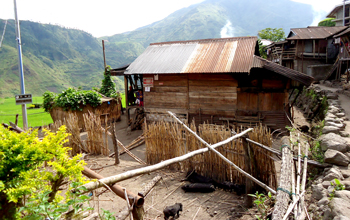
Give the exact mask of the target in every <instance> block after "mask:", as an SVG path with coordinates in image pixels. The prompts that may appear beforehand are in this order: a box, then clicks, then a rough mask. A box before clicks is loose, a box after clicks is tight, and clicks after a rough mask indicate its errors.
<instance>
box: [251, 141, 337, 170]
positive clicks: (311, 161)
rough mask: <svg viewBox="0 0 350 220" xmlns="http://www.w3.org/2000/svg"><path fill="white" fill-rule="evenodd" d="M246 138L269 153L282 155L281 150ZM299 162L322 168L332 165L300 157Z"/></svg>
mask: <svg viewBox="0 0 350 220" xmlns="http://www.w3.org/2000/svg"><path fill="white" fill-rule="evenodd" d="M246 140H247V141H248V142H250V143H253V144H255V145H257V146H259V147H261V148H263V149H265V150H267V151H270V152H271V153H274V154H276V155H278V156H282V153H281V152H279V151H278V150H275V149H273V148H270V147H267V146H265V145H263V144H260V143H258V142H255V141H253V140H250V139H249V138H246ZM293 160H295V161H297V160H298V158H297V157H293ZM301 162H302V163H304V162H305V163H308V164H310V165H313V166H316V167H322V168H326V167H331V166H332V165H331V164H328V163H323V164H322V163H319V162H317V161H314V160H305V161H304V160H303V159H301Z"/></svg>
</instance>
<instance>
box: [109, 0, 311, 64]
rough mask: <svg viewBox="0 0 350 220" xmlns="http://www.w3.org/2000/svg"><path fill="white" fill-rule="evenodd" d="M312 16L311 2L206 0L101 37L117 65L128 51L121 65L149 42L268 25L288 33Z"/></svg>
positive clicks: (253, 31)
mask: <svg viewBox="0 0 350 220" xmlns="http://www.w3.org/2000/svg"><path fill="white" fill-rule="evenodd" d="M312 20H313V13H312V7H311V6H310V5H306V4H302V3H297V2H293V1H290V0H264V1H261V0H250V1H242V0H206V1H204V2H202V3H199V4H195V5H192V6H190V7H187V8H183V9H180V10H178V11H176V12H174V13H173V14H171V15H169V16H168V17H166V18H165V19H163V20H161V21H158V22H155V23H153V24H150V25H147V26H145V27H142V28H138V29H136V30H134V31H131V32H127V33H122V34H117V35H114V36H110V37H103V39H107V40H108V43H107V44H106V54H107V59H108V60H111V61H112V62H111V63H112V65H113V67H116V66H115V64H114V63H113V61H114V60H119V61H120V60H121V58H120V57H117V56H118V54H119V53H120V52H124V50H125V48H126V47H127V49H128V52H129V54H128V56H127V58H126V59H125V60H124V62H123V63H122V64H123V65H124V64H127V63H130V62H131V61H132V60H133V59H135V58H136V57H137V56H138V55H139V54H140V53H141V52H142V51H143V50H144V49H145V48H146V47H147V46H148V45H149V44H150V43H152V42H164V41H179V40H194V39H206V38H219V37H233V36H256V35H257V34H258V31H259V30H262V29H264V28H267V27H270V28H283V29H284V30H285V32H286V34H287V33H288V32H289V30H290V28H292V27H306V26H308V25H310V24H311V23H312ZM119 55H120V54H119Z"/></svg>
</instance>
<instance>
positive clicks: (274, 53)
mask: <svg viewBox="0 0 350 220" xmlns="http://www.w3.org/2000/svg"><path fill="white" fill-rule="evenodd" d="M346 28H347V27H344V26H341V27H306V28H292V29H291V31H290V32H289V34H288V37H287V38H286V40H285V41H281V42H275V43H273V44H271V45H268V46H267V47H266V48H267V54H268V58H267V59H268V60H270V61H273V62H275V63H278V64H280V65H282V66H286V67H288V68H291V69H294V70H297V71H300V72H303V73H305V74H307V75H309V76H312V77H314V78H315V80H317V81H319V80H323V79H325V78H326V77H327V75H328V72H329V71H330V70H331V68H332V66H333V64H334V63H335V62H336V60H337V56H338V45H337V44H335V42H334V39H333V36H334V35H336V34H338V33H340V32H342V31H344V30H345V29H346Z"/></svg>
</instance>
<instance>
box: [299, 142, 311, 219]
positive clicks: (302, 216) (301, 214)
mask: <svg viewBox="0 0 350 220" xmlns="http://www.w3.org/2000/svg"><path fill="white" fill-rule="evenodd" d="M308 153H309V144H308V143H306V147H305V163H304V167H303V179H302V180H301V191H304V190H305V185H306V174H307V160H308V159H307V156H308ZM304 208H305V202H304V196H302V197H301V199H300V203H299V211H300V212H298V218H297V219H298V220H304V219H305V214H306V215H307V213H305V209H304Z"/></svg>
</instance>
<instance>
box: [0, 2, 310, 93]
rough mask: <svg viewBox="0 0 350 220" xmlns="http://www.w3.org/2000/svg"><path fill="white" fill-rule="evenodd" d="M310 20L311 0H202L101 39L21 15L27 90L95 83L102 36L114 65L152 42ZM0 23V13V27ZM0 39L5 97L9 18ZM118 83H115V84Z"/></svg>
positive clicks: (11, 81) (9, 84)
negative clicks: (305, 1)
mask: <svg viewBox="0 0 350 220" xmlns="http://www.w3.org/2000/svg"><path fill="white" fill-rule="evenodd" d="M312 20H313V14H312V8H311V6H310V5H306V4H301V3H297V2H293V1H289V0H264V1H261V0H251V1H241V0H206V1H204V2H202V3H199V4H196V5H192V6H190V7H187V8H183V9H181V10H178V11H176V12H174V13H173V14H171V15H169V16H168V17H166V18H165V19H163V20H161V21H158V22H155V23H153V24H150V25H147V26H145V27H142V28H139V29H136V30H135V31H131V32H127V33H123V34H117V35H114V36H110V37H103V38H100V39H96V38H94V37H93V36H92V35H90V34H88V33H86V32H84V31H79V30H73V29H66V28H63V27H60V26H55V25H47V24H45V25H44V24H39V23H35V22H29V21H21V34H22V43H23V56H24V74H25V83H26V91H27V93H33V94H35V95H41V94H42V93H43V92H44V91H46V90H51V91H55V92H60V91H61V90H63V89H64V88H67V87H70V86H74V87H78V86H81V87H82V88H83V89H90V88H91V87H93V86H99V85H100V83H101V79H102V74H103V57H102V47H101V39H105V40H108V42H106V56H107V64H108V65H111V66H112V68H116V67H120V66H122V65H125V64H128V63H130V62H132V61H133V60H134V59H135V58H136V57H137V56H138V55H139V54H141V53H142V52H143V50H144V49H145V48H146V47H147V46H148V45H149V43H152V42H162V41H177V40H192V39H206V38H219V37H233V36H256V35H257V33H258V31H259V30H261V29H264V28H267V27H271V28H283V29H284V30H285V31H286V33H288V32H289V29H290V28H294V27H306V26H308V25H310V24H311V23H312ZM116 22H119V21H116ZM120 22H122V21H120ZM3 27H4V22H3V20H1V19H0V32H1V33H2V30H3ZM111 28H112V27H111ZM3 43H4V45H3V47H2V48H1V49H0V88H1V89H0V97H8V96H12V95H13V94H17V93H19V77H18V67H17V62H18V61H17V50H16V41H15V31H14V21H13V20H12V21H10V22H9V24H8V26H7V29H6V34H5V39H4V42H3ZM116 80H117V81H118V80H119V79H116ZM122 86H123V84H122V83H121V82H120V83H118V87H119V89H121V88H122Z"/></svg>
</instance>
